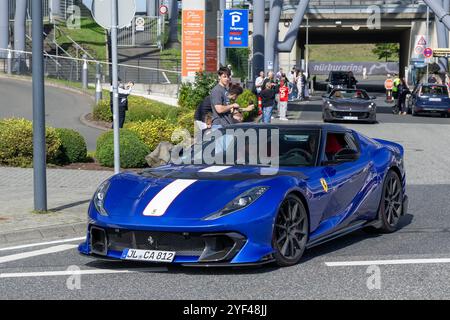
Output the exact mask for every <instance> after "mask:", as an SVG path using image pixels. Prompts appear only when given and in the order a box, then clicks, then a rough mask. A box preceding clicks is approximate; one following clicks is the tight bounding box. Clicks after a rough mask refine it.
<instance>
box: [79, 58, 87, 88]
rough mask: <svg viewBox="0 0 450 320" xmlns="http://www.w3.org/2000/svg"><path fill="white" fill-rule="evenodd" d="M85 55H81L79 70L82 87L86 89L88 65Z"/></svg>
mask: <svg viewBox="0 0 450 320" xmlns="http://www.w3.org/2000/svg"><path fill="white" fill-rule="evenodd" d="M86 59H87V56H86V55H83V60H84V62H83V69H82V71H81V81H82V84H83V89H87V88H88V65H87V61H86Z"/></svg>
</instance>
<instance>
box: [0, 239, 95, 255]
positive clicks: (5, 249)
mask: <svg viewBox="0 0 450 320" xmlns="http://www.w3.org/2000/svg"><path fill="white" fill-rule="evenodd" d="M82 240H86V237H80V238H73V239H64V240H55V241H49V242H40V243H30V244H24V245H20V246H16V247H9V248H0V252H2V251H13V250H19V249H27V248H33V247H42V246H48V245H52V244H59V243H67V242H74V241H82Z"/></svg>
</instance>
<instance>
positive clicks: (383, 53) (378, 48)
mask: <svg viewBox="0 0 450 320" xmlns="http://www.w3.org/2000/svg"><path fill="white" fill-rule="evenodd" d="M372 52H373V53H374V54H376V55H377V56H378V59H380V60H381V59H385V60H386V62H388V59H390V58H393V57H394V58H398V55H399V54H400V45H399V44H398V43H377V44H376V45H375V48H374V49H373V50H372Z"/></svg>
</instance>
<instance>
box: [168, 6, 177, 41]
mask: <svg viewBox="0 0 450 320" xmlns="http://www.w3.org/2000/svg"><path fill="white" fill-rule="evenodd" d="M169 5H170V7H169V12H170V18H169V46H170V47H174V46H178V44H179V43H178V1H177V0H170V1H169Z"/></svg>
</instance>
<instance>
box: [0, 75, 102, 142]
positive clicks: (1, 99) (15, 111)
mask: <svg viewBox="0 0 450 320" xmlns="http://www.w3.org/2000/svg"><path fill="white" fill-rule="evenodd" d="M32 101H33V100H32V84H31V82H29V81H22V80H12V79H7V78H0V118H11V117H18V118H25V119H29V120H32V119H33V106H32ZM45 107H46V109H45V120H46V124H47V125H48V126H51V127H54V128H69V129H74V130H76V131H78V132H79V133H80V134H81V135H82V136H83V137H84V138H85V139H86V144H87V148H88V150H95V148H96V141H97V137H98V136H99V135H100V134H101V133H102V131H101V130H97V129H93V128H90V127H87V126H85V125H83V124H82V123H81V122H80V116H81V115H82V114H84V113H88V112H91V111H92V100H91V99H89V98H88V97H86V96H84V95H81V94H77V93H75V92H72V91H68V90H64V89H59V88H55V87H50V86H47V87H46V89H45Z"/></svg>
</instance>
